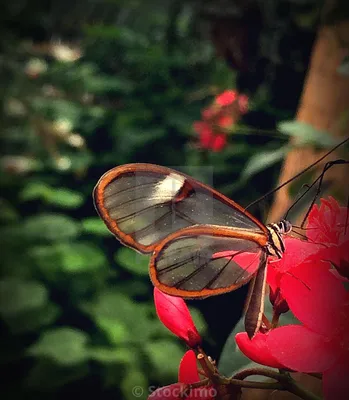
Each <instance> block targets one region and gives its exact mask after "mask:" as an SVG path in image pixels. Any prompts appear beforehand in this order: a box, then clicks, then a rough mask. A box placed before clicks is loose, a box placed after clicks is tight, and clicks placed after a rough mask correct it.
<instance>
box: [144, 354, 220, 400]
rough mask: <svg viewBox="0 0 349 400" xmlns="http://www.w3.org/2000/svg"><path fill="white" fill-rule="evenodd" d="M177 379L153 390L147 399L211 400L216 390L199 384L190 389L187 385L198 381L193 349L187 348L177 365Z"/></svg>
mask: <svg viewBox="0 0 349 400" xmlns="http://www.w3.org/2000/svg"><path fill="white" fill-rule="evenodd" d="M178 381H179V382H177V383H174V384H172V385H169V386H164V387H162V388H159V389H157V390H155V392H154V393H152V394H151V395H150V396H149V397H148V399H151V400H155V399H159V400H160V399H161V400H163V399H165V398H166V399H170V400H178V399H183V398H184V397H185V398H186V399H199V400H211V399H214V398H215V396H216V390H215V389H214V388H213V387H212V386H200V387H197V388H192V389H190V388H189V387H188V385H190V384H193V383H198V382H200V377H199V373H198V368H197V364H196V356H195V353H194V352H193V350H188V351H187V352H186V353H185V354H184V356H183V358H182V360H181V362H180V365H179V370H178Z"/></svg>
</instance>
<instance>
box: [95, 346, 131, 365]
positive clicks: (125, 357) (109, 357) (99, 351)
mask: <svg viewBox="0 0 349 400" xmlns="http://www.w3.org/2000/svg"><path fill="white" fill-rule="evenodd" d="M88 352H89V356H90V358H91V359H92V360H94V361H97V362H99V363H101V364H122V365H135V364H137V362H138V357H137V352H136V351H135V350H134V349H132V348H120V347H117V348H116V347H93V348H91V349H89V351H88Z"/></svg>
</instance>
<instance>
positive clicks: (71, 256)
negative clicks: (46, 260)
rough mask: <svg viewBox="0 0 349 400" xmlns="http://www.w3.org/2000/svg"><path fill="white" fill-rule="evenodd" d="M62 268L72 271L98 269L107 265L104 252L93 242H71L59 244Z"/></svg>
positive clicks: (58, 250) (58, 249)
mask: <svg viewBox="0 0 349 400" xmlns="http://www.w3.org/2000/svg"><path fill="white" fill-rule="evenodd" d="M57 252H58V254H60V257H61V268H62V270H64V271H66V272H70V273H79V272H85V271H88V270H97V269H100V268H101V267H103V266H106V265H107V259H106V257H105V255H104V253H103V252H102V251H101V250H100V249H99V248H98V247H97V246H95V245H94V244H93V243H87V242H86V243H83V242H81V243H71V244H65V243H62V244H61V245H59V246H57Z"/></svg>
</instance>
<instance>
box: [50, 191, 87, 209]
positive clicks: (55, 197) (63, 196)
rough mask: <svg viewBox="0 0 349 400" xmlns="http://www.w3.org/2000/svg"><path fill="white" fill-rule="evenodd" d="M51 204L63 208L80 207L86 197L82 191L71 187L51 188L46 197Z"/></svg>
mask: <svg viewBox="0 0 349 400" xmlns="http://www.w3.org/2000/svg"><path fill="white" fill-rule="evenodd" d="M46 201H47V202H48V203H49V204H52V205H56V206H60V207H63V208H78V207H80V206H81V205H82V203H83V202H84V197H83V195H82V194H81V193H78V192H74V191H73V190H70V189H64V188H59V189H51V191H50V193H49V195H48V196H47V198H46Z"/></svg>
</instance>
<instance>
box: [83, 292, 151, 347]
mask: <svg viewBox="0 0 349 400" xmlns="http://www.w3.org/2000/svg"><path fill="white" fill-rule="evenodd" d="M82 308H83V310H84V311H85V312H87V313H88V314H90V316H91V317H92V318H93V319H94V321H95V322H96V324H97V325H98V326H99V327H100V329H101V330H103V331H104V332H105V333H106V334H107V335H108V337H109V340H110V341H111V342H112V343H116V344H119V343H124V342H135V343H136V342H137V343H139V342H140V343H143V342H144V341H146V340H148V338H149V336H150V335H151V333H152V330H151V324H152V318H153V316H151V315H147V313H145V312H143V309H142V308H141V307H140V306H139V304H138V303H137V302H133V301H132V300H131V299H130V298H129V297H128V296H127V295H123V294H121V293H119V292H118V291H117V290H116V289H114V288H113V289H108V290H106V291H105V292H102V293H101V294H100V295H99V296H98V297H97V298H96V300H95V301H94V302H92V303H87V304H84V305H82ZM140 326H141V327H142V329H141V330H140V328H139V327H140Z"/></svg>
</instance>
